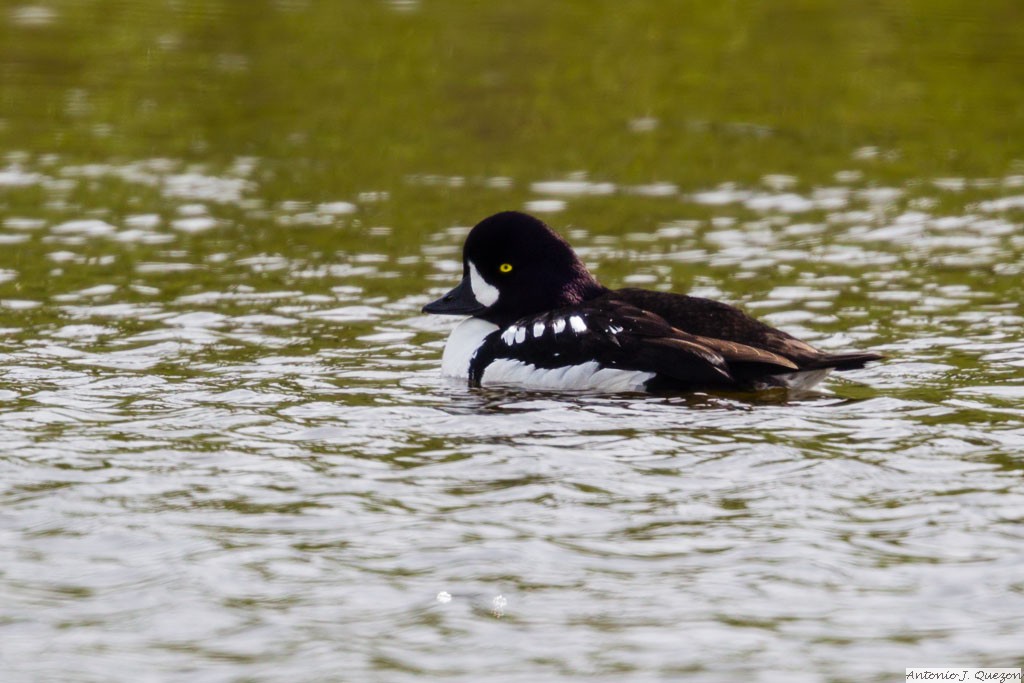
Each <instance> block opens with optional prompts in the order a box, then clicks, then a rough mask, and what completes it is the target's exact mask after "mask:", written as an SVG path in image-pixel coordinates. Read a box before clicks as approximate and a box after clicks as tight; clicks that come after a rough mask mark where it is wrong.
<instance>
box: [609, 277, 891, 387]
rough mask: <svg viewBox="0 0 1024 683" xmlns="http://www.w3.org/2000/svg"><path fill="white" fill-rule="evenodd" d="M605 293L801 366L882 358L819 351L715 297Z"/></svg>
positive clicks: (686, 328) (844, 365) (844, 366)
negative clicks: (768, 352)
mask: <svg viewBox="0 0 1024 683" xmlns="http://www.w3.org/2000/svg"><path fill="white" fill-rule="evenodd" d="M605 296H607V297H609V298H613V299H615V300H618V301H624V302H626V303H628V304H630V305H632V306H636V307H637V308H641V309H643V310H646V311H650V312H652V313H654V314H656V315H659V316H661V317H662V318H664V319H665V320H666V321H667V322H668V323H669V324H670V325H672V326H673V327H675V328H677V329H679V330H682V331H683V332H688V333H690V334H694V335H698V336H701V337H710V338H712V339H722V340H725V341H731V342H738V343H740V344H746V345H747V346H753V347H755V348H759V349H765V350H766V351H771V352H772V353H777V354H779V355H780V356H783V357H785V358H788V359H790V360H792V361H793V362H794V363H796V364H797V365H798V366H800V367H801V368H826V367H831V368H836V369H839V370H851V369H855V368H858V367H862V366H863V365H864V363H867V362H868V361H872V360H878V359H880V358H881V356H880V355H878V354H874V353H848V354H829V353H826V352H824V351H820V350H818V349H816V348H814V347H813V346H811V345H810V344H808V343H806V342H803V341H800V340H799V339H797V338H796V337H794V336H792V335H790V334H787V333H786V332H783V331H782V330H779V329H776V328H774V327H771V326H770V325H766V324H765V323H763V322H761V321H760V320H757V319H756V318H753V317H751V316H750V315H748V314H746V313H744V312H743V311H742V310H740V309H738V308H736V307H735V306H730V305H729V304H726V303H722V302H721V301H714V300H713V299H704V298H701V297H697V296H689V295H686V294H673V293H669V292H654V291H650V290H646V289H633V288H626V289H617V290H613V291H611V292H609V293H608V294H606V295H605Z"/></svg>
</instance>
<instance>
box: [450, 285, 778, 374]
mask: <svg viewBox="0 0 1024 683" xmlns="http://www.w3.org/2000/svg"><path fill="white" fill-rule="evenodd" d="M498 358H510V359H513V360H518V361H522V362H524V363H529V364H532V365H533V366H535V367H538V368H555V367H562V366H566V365H578V364H582V363H586V362H588V361H597V362H598V363H599V364H600V365H601V366H602V367H606V368H615V369H621V370H639V371H643V372H651V373H655V374H656V375H657V376H658V379H659V382H658V384H659V385H662V386H670V387H673V388H679V389H683V388H700V387H706V388H712V387H737V386H742V385H745V384H746V383H747V382H746V377H745V376H744V375H746V374H748V372H749V370H750V369H752V368H754V367H755V366H756V368H757V369H758V370H759V371H760V374H766V372H767V373H770V372H775V373H779V372H790V371H792V370H794V369H796V366H795V365H794V364H793V363H792V362H790V361H789V360H787V359H786V358H783V357H782V356H779V355H777V354H773V353H771V352H769V351H764V350H762V349H756V348H753V347H750V346H746V345H744V344H738V343H734V342H727V341H722V340H719V339H707V338H703V337H700V336H697V335H693V334H689V333H687V332H683V331H681V330H678V329H676V328H674V327H672V326H671V325H669V324H668V322H666V321H665V319H664V318H662V317H661V316H658V315H656V314H654V313H651V312H650V311H645V310H642V309H640V308H637V307H635V306H631V305H629V304H626V303H622V302H602V304H601V305H599V306H595V305H592V304H589V303H584V304H581V305H578V306H572V307H567V308H562V309H558V310H555V311H551V312H548V313H542V314H539V315H536V316H529V317H526V318H522V319H521V320H518V321H516V323H514V324H513V325H511V326H509V327H507V328H505V329H504V330H501V331H499V332H495V333H494V334H492V335H491V336H490V337H488V338H487V340H486V341H485V342H484V344H483V346H482V347H481V348H480V350H479V351H478V352H477V354H476V356H475V357H474V359H473V361H472V363H471V367H470V382H471V383H473V384H477V385H478V384H479V383H480V380H481V378H482V377H483V371H484V369H485V368H486V367H487V365H489V364H490V363H491V362H492V361H494V360H495V359H498ZM734 371H738V374H739V375H740V377H737V376H736V374H735V372H734Z"/></svg>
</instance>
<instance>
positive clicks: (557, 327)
mask: <svg viewBox="0 0 1024 683" xmlns="http://www.w3.org/2000/svg"><path fill="white" fill-rule="evenodd" d="M551 329H552V330H554V332H555V334H562V332H565V318H555V319H554V320H552V321H551Z"/></svg>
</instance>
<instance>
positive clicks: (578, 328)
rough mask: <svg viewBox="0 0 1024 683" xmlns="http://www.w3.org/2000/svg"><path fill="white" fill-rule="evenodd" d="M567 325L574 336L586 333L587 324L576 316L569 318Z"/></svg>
mask: <svg viewBox="0 0 1024 683" xmlns="http://www.w3.org/2000/svg"><path fill="white" fill-rule="evenodd" d="M569 325H570V327H572V331H573V332H575V333H576V334H583V333H584V332H586V331H587V324H586V323H585V322H583V318H581V317H579V316H578V315H573V316H569Z"/></svg>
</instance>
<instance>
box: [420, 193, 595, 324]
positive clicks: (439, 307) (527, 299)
mask: <svg viewBox="0 0 1024 683" xmlns="http://www.w3.org/2000/svg"><path fill="white" fill-rule="evenodd" d="M604 291H605V289H604V287H602V286H601V285H600V284H599V283H598V282H597V280H595V279H594V276H593V275H591V274H590V272H589V271H588V270H587V268H586V266H584V265H583V263H582V262H581V261H580V260H579V258H577V256H576V254H575V252H573V250H572V247H570V246H569V243H568V242H566V241H565V240H564V239H562V238H561V237H559V236H558V235H557V234H556V233H555V232H554V231H553V230H552V229H551V228H549V227H548V226H547V225H545V224H544V222H543V221H541V220H538V219H536V218H534V217H533V216H528V215H526V214H525V213H519V212H518V211H504V212H502V213H497V214H494V215H493V216H491V217H490V218H485V219H484V220H482V221H480V222H479V223H478V224H477V225H476V227H474V228H473V229H472V230H471V231H470V233H469V235H468V236H467V237H466V244H465V246H463V248H462V282H460V283H459V285H458V286H457V287H456V288H455V289H453V290H452V291H450V292H448V293H447V294H445V295H444V296H443V297H441V298H440V299H438V300H437V301H434V302H432V303H429V304H427V305H426V306H424V307H423V311H424V312H425V313H447V314H452V315H473V316H476V317H478V318H483V319H484V320H488V321H490V322H493V323H495V324H498V325H507V324H509V323H511V322H514V321H515V320H518V319H519V318H521V317H523V316H525V315H530V314H532V313H540V312H541V311H547V310H551V309H553V308H558V307H560V306H567V305H571V304H577V303H580V302H581V301H585V300H587V299H591V298H593V297H595V296H597V295H599V294H601V293H602V292H604Z"/></svg>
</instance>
